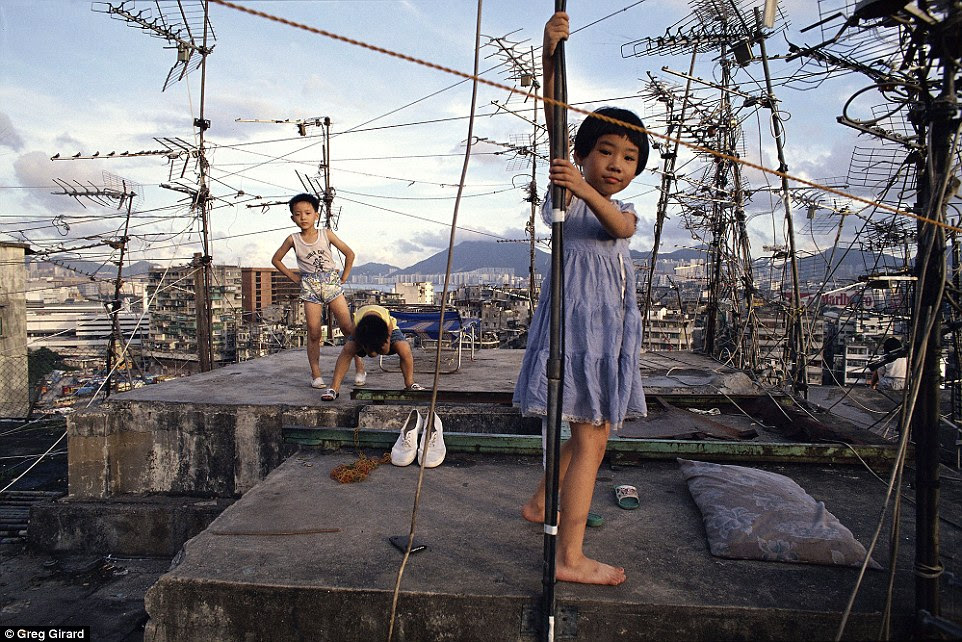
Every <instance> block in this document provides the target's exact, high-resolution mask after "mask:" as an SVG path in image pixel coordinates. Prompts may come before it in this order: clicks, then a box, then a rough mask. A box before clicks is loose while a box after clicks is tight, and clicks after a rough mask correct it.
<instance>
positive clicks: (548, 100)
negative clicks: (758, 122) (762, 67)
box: [210, 0, 962, 233]
mask: <svg viewBox="0 0 962 642" xmlns="http://www.w3.org/2000/svg"><path fill="white" fill-rule="evenodd" d="M210 1H211V2H212V3H214V4H219V5H221V6H223V7H227V8H229V9H236V10H237V11H242V12H244V13H248V14H250V15H252V16H257V17H259V18H264V19H266V20H271V21H273V22H278V23H280V24H283V25H287V26H289V27H294V28H295V29H301V30H304V31H308V32H310V33H313V34H317V35H319V36H324V37H326V38H330V39H332V40H337V41H339V42H344V43H347V44H349V45H354V46H356V47H362V48H364V49H369V50H371V51H374V52H376V53H381V54H385V55H388V56H392V57H394V58H399V59H401V60H405V61H407V62H412V63H414V64H417V65H421V66H423V67H428V68H429V69H434V70H436V71H443V72H444V73H446V74H451V75H453V76H459V77H461V78H464V79H466V80H472V81H476V82H479V83H483V84H485V85H488V86H490V87H495V88H497V89H502V90H504V91H507V92H511V93H515V94H518V95H520V96H525V97H527V96H528V93H527V92H526V91H522V90H520V89H516V88H514V87H509V86H508V85H504V84H501V83H499V82H495V81H493V80H488V79H486V78H481V77H479V76H477V75H475V74H469V73H466V72H463V71H458V70H457V69H452V68H450V67H445V66H443V65H439V64H437V63H433V62H430V61H427V60H423V59H421V58H415V57H414V56H409V55H407V54H403V53H400V52H397V51H392V50H391V49H385V48H384V47H379V46H377V45H372V44H370V43H367V42H364V41H362V40H356V39H354V38H348V37H347V36H342V35H339V34H336V33H332V32H330V31H326V30H324V29H319V28H317V27H311V26H310V25H305V24H302V23H299V22H295V21H293V20H288V19H287V18H281V17H280V16H275V15H272V14H269V13H265V12H263V11H258V10H257V9H251V8H248V7H244V6H241V5H239V4H235V3H233V2H229V0H210ZM538 98H539V99H540V100H543V101H544V102H546V103H548V104H551V105H560V106H561V107H564V108H565V109H567V110H569V111H573V112H577V113H580V114H583V115H585V116H588V117H592V118H598V119H600V120H605V121H608V122H611V123H614V124H616V125H619V126H621V127H624V128H625V129H632V130H635V131H639V132H641V133H643V134H646V135H648V136H651V137H653V138H660V139H662V140H664V141H666V142H670V143H673V144H678V145H682V146H684V147H687V148H688V149H690V150H692V151H694V152H700V153H704V154H710V155H712V156H715V157H716V158H721V159H724V160H727V161H730V162H733V163H739V164H741V165H744V166H745V167H751V168H752V169H756V170H758V171H760V172H764V173H766V174H771V175H773V176H777V177H779V178H785V179H787V180H789V181H792V182H795V183H799V184H801V185H806V186H808V187H812V188H815V189H817V190H821V191H823V192H826V193H828V194H834V195H835V196H840V197H842V198H848V199H851V200H853V201H857V202H859V203H864V204H865V205H868V206H871V207H876V208H878V209H881V210H886V211H888V212H891V213H893V214H897V215H899V216H905V217H908V218H913V219H915V220H917V221H922V222H923V223H931V224H932V225H935V226H937V227H941V228H944V229H946V230H952V231H953V232H960V233H962V227H957V226H954V225H950V224H949V223H946V222H944V221H939V220H935V219H932V218H928V217H926V216H921V215H919V214H915V213H914V212H910V211H908V210H903V209H899V208H897V207H894V206H891V205H887V204H885V203H881V202H879V201H873V200H871V199H868V198H863V197H861V196H856V195H854V194H849V193H848V192H843V191H842V190H839V189H835V188H833V187H829V186H827V185H821V184H819V183H816V182H814V181H810V180H807V179H804V178H800V177H798V176H793V175H791V174H789V173H787V172H782V171H780V170H777V169H771V168H769V167H765V166H764V165H759V164H757V163H753V162H751V161H748V160H745V159H743V158H738V157H736V156H732V155H730V154H725V153H724V152H719V151H717V150H713V149H708V148H706V147H701V146H699V145H695V144H693V143H688V142H685V141H683V140H681V136H679V137H677V138H672V137H671V136H668V135H666V134H659V133H657V132H653V131H651V130H649V129H647V128H645V127H638V126H637V125H632V124H630V123H623V122H621V121H620V120H617V119H614V118H610V117H608V116H604V115H601V114H595V113H594V112H591V111H588V110H586V109H581V108H579V107H574V106H572V105H569V104H567V103H565V102H563V101H560V100H555V99H553V98H548V97H546V96H540V97H538Z"/></svg>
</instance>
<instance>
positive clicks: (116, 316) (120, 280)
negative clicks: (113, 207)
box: [104, 184, 136, 399]
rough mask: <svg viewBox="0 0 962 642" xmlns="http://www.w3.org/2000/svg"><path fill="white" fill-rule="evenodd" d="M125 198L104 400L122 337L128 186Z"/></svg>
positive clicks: (130, 205)
mask: <svg viewBox="0 0 962 642" xmlns="http://www.w3.org/2000/svg"><path fill="white" fill-rule="evenodd" d="M124 196H125V197H126V198H127V216H126V218H125V219H124V235H123V236H122V237H121V238H120V260H119V261H117V278H116V279H115V280H114V298H113V301H111V302H110V345H109V347H108V348H107V383H105V384H104V398H105V399H106V398H108V397H110V389H111V388H112V387H113V379H114V378H113V375H112V374H111V373H112V371H113V369H114V356H115V353H116V351H117V344H118V343H119V342H120V340H121V336H120V288H121V287H123V285H124V258H126V255H127V241H128V237H127V233H128V231H129V230H130V213H131V210H132V209H133V205H134V196H136V194H134V193H133V192H130V193H129V194H128V193H127V185H126V184H125V185H124Z"/></svg>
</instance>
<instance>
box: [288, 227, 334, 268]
mask: <svg viewBox="0 0 962 642" xmlns="http://www.w3.org/2000/svg"><path fill="white" fill-rule="evenodd" d="M291 240H293V241H294V254H295V255H297V269H299V270H300V271H301V273H302V274H313V273H314V272H330V271H331V270H336V269H337V265H335V263H334V257H333V256H332V255H331V242H330V241H329V240H328V239H327V230H325V229H319V230H317V240H316V241H314V242H313V243H305V242H304V240H303V239H302V238H301V235H300V234H298V233H295V234H291Z"/></svg>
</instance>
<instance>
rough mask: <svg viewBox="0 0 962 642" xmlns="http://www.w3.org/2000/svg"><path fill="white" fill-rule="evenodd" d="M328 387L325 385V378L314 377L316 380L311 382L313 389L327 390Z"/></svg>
mask: <svg viewBox="0 0 962 642" xmlns="http://www.w3.org/2000/svg"><path fill="white" fill-rule="evenodd" d="M326 387H327V386H325V385H324V377H314V380H313V381H311V388H326Z"/></svg>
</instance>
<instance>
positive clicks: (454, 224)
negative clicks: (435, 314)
mask: <svg viewBox="0 0 962 642" xmlns="http://www.w3.org/2000/svg"><path fill="white" fill-rule="evenodd" d="M481 5H482V0H478V17H477V29H476V31H475V36H474V76H473V77H472V80H473V82H472V84H471V118H470V119H469V120H468V139H467V144H466V145H465V150H464V163H463V164H462V166H461V179H460V180H459V181H458V196H457V198H456V199H455V201H454V212H453V214H452V217H451V234H450V236H449V238H448V261H447V265H446V266H445V270H444V287H443V288H442V290H441V315H440V319H439V322H438V341H437V345H436V347H435V355H434V381H433V383H432V385H431V403H430V405H429V406H428V416H427V426H426V427H425V429H424V437H423V445H422V448H423V452H422V455H427V450H428V446H429V445H430V439H428V437H430V436H431V433H432V431H433V430H434V418H435V415H434V411H435V408H436V407H437V400H438V383H439V380H440V373H441V333H442V332H443V331H444V308H445V306H446V305H447V298H448V297H447V295H448V285H449V283H450V279H451V265H452V263H453V260H454V238H455V235H456V233H457V229H458V208H459V206H460V204H461V194H462V192H463V191H464V181H465V178H466V177H467V174H468V165H469V163H470V161H471V141H472V139H473V137H474V109H475V106H476V104H477V99H478V82H477V81H478V66H479V64H480V52H481ZM425 464H427V457H426V456H422V457H421V461H420V466H419V467H418V483H417V488H416V490H415V492H414V506H413V508H412V510H411V528H410V531H409V532H408V543H407V547H405V549H404V558H403V559H402V560H401V566H400V567H399V568H398V573H397V581H396V582H395V583H394V594H393V596H392V598H391V621H390V624H389V625H388V633H387V640H388V642H391V640H392V638H393V636H394V620H395V618H396V616H397V603H398V594H399V593H400V590H401V578H402V577H403V575H404V568H405V566H407V562H408V559H409V558H410V556H411V548H412V547H413V545H414V533H415V530H416V528H417V515H418V507H419V506H420V503H421V488H422V486H423V484H424V468H425Z"/></svg>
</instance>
